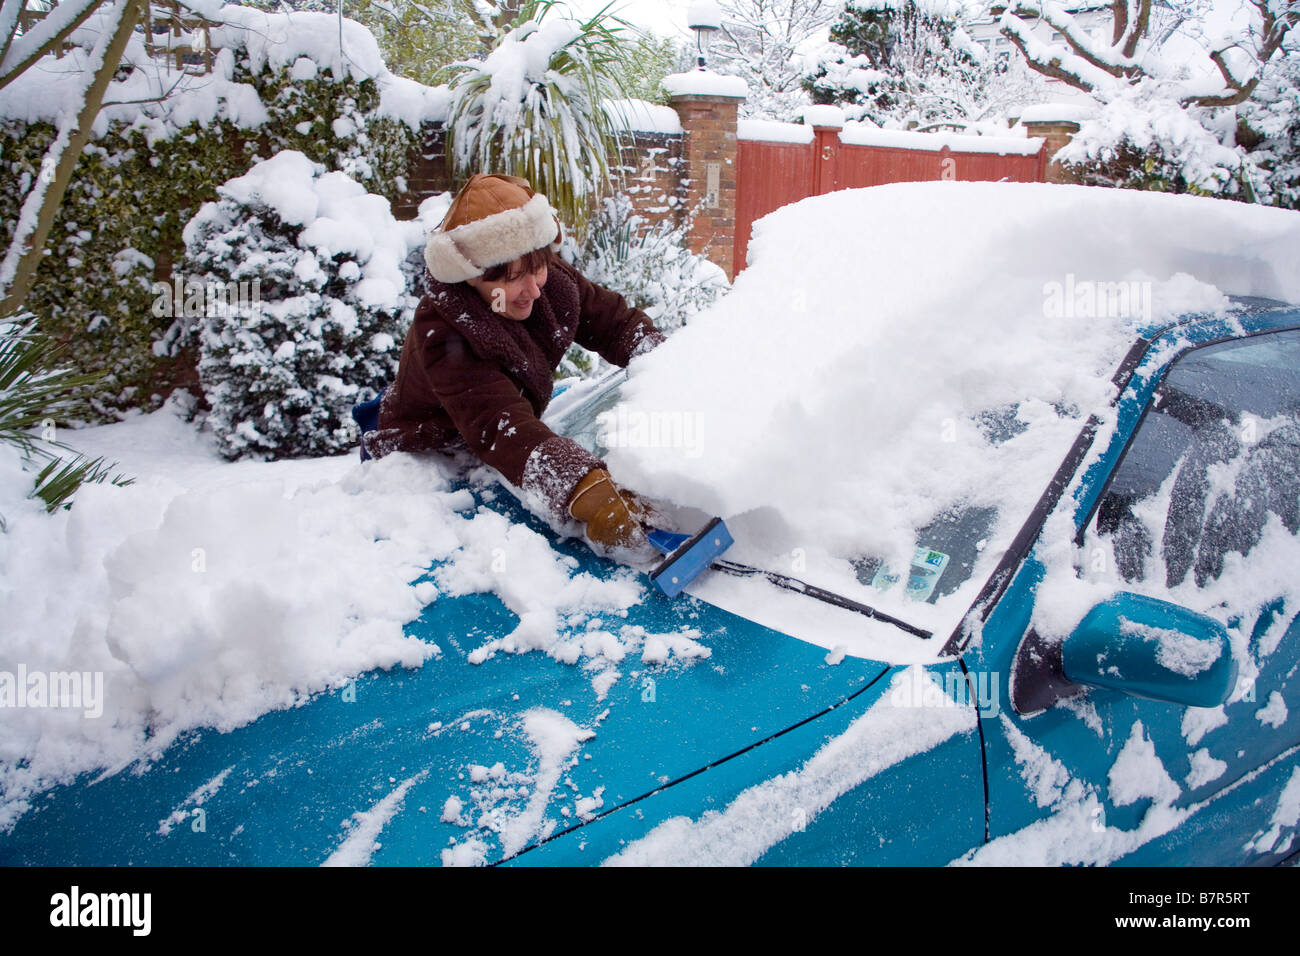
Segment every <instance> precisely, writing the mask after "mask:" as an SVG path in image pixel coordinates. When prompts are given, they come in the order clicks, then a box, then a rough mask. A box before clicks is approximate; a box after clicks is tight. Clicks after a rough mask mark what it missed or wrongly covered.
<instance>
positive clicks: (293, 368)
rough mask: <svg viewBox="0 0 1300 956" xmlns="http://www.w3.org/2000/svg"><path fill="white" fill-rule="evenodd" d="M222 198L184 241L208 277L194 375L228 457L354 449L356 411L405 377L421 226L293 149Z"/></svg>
mask: <svg viewBox="0 0 1300 956" xmlns="http://www.w3.org/2000/svg"><path fill="white" fill-rule="evenodd" d="M218 192H219V193H220V196H221V198H220V200H219V201H217V202H214V203H206V204H205V205H204V206H203V208H202V209H201V210H200V211H199V213H198V215H196V216H195V217H194V219H193V220H191V221H190V223H189V225H187V226H186V227H185V244H186V265H187V267H188V268H189V269H190V270H191V271H192V272H193V273H194V274H195V275H196V276H200V277H202V283H203V287H202V289H199V290H196V292H197V294H198V295H199V298H200V301H201V302H202V305H203V312H204V314H202V315H200V316H197V317H195V319H194V325H195V332H196V333H197V339H198V348H199V380H200V383H201V385H202V387H203V392H204V395H205V396H206V398H207V400H208V402H209V404H210V405H211V406H212V410H211V412H210V414H209V415H208V419H207V421H208V424H209V425H210V426H211V428H212V430H213V432H215V434H216V436H217V438H218V439H219V441H220V444H221V451H222V453H223V454H224V455H225V456H227V457H229V458H238V457H241V456H245V455H258V456H264V457H272V458H280V457H292V456H299V455H322V454H331V453H336V452H339V451H342V450H344V449H346V448H348V447H350V446H352V445H354V444H355V443H356V431H355V426H354V425H353V424H352V422H351V419H350V417H349V411H350V409H351V406H352V405H353V404H354V403H356V402H357V401H358V400H360V399H364V398H370V397H373V395H374V394H375V393H376V392H377V391H378V390H379V389H382V388H383V387H384V386H385V385H387V384H388V383H389V382H391V381H392V380H393V378H394V376H395V375H396V372H397V362H398V358H399V356H400V353H401V346H402V340H403V337H404V335H405V331H406V328H407V327H408V326H409V324H410V317H411V314H412V312H413V310H414V307H415V303H416V299H415V297H414V296H412V295H410V294H409V293H408V292H407V289H406V277H405V275H404V274H403V265H402V264H403V261H404V260H405V259H406V258H407V257H408V255H409V254H410V253H411V251H412V249H413V248H414V247H416V246H418V245H419V244H420V243H421V242H422V241H423V237H424V231H425V230H424V226H423V225H422V224H421V223H420V222H419V221H416V222H413V223H399V222H397V221H395V220H394V219H393V216H392V212H391V211H390V209H389V205H388V202H387V200H385V199H384V198H383V197H382V196H378V195H375V194H372V193H367V192H366V190H365V187H363V186H362V185H361V184H359V183H357V182H356V181H355V180H353V179H351V178H349V177H348V176H346V175H345V174H343V173H341V172H337V171H335V172H327V171H326V170H325V168H324V166H322V165H321V164H319V163H313V162H312V161H311V160H309V159H308V158H307V157H306V156H304V155H303V154H302V153H299V152H295V151H291V150H290V151H285V152H282V153H279V154H277V155H276V156H274V157H272V158H271V159H268V160H265V161H263V162H260V163H258V164H257V165H255V166H254V167H253V168H252V169H251V170H249V172H248V173H247V174H246V175H244V176H240V177H238V178H237V179H232V180H231V181H230V182H227V183H225V184H224V185H223V186H221V187H220V188H219V190H218ZM186 305H187V308H186V311H187V312H189V311H190V309H189V307H188V306H189V303H188V302H187V303H186ZM196 311H197V310H196ZM186 321H190V320H189V319H188V318H187V320H186Z"/></svg>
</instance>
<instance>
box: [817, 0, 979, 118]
mask: <svg viewBox="0 0 1300 956" xmlns="http://www.w3.org/2000/svg"><path fill="white" fill-rule="evenodd" d="M959 14H960V8H959V7H958V6H957V4H956V3H953V2H949V0H863V2H851V3H848V4H847V5H846V6H845V8H844V11H843V13H841V15H840V18H839V19H838V20H837V21H836V22H835V24H834V25H833V26H832V27H831V30H830V39H831V42H830V43H829V44H828V45H827V46H826V47H824V48H823V49H822V50H820V51H818V52H817V53H816V54H815V55H813V56H810V57H809V58H808V60H807V61H806V62H807V65H806V68H805V74H804V80H803V85H804V88H805V89H806V90H808V92H809V93H810V94H811V95H812V97H813V101H814V102H816V103H833V104H836V105H839V106H841V107H843V108H844V109H845V112H846V114H847V115H848V116H849V117H850V118H851V119H867V120H870V121H871V122H873V123H876V124H878V125H881V126H908V125H918V126H924V125H927V124H930V123H936V122H943V121H948V120H953V121H971V120H979V119H982V118H984V116H985V115H986V114H987V113H988V112H989V110H990V108H991V107H992V106H993V105H994V104H995V103H996V102H1000V101H999V100H997V99H995V96H994V94H993V91H992V89H991V87H994V86H995V85H997V72H998V70H997V66H996V64H995V62H994V61H993V60H992V58H991V57H990V56H989V55H988V54H987V53H986V52H985V51H984V50H983V48H981V47H980V46H979V45H978V44H976V43H975V42H973V41H972V40H971V39H970V37H969V36H968V35H967V33H966V31H965V30H964V29H963V28H962V26H961V24H960V22H959V19H958V18H959Z"/></svg>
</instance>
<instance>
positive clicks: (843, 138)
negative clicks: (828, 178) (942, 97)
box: [840, 123, 1043, 156]
mask: <svg viewBox="0 0 1300 956" xmlns="http://www.w3.org/2000/svg"><path fill="white" fill-rule="evenodd" d="M840 142H841V143H843V144H844V145H845V146H885V147H890V148H893V149H925V150H934V151H937V150H940V149H943V148H944V147H945V146H946V147H947V148H948V149H949V150H951V151H952V152H954V153H997V154H998V155H999V156H1009V155H1010V156H1033V155H1036V154H1037V153H1038V151H1039V150H1040V149H1041V148H1042V146H1043V141H1042V140H1041V139H1034V138H1032V137H1030V138H1027V137H1023V136H972V135H970V134H969V133H917V132H911V131H907V130H897V129H880V128H879V127H877V126H868V125H867V124H865V123H846V124H845V126H844V128H843V129H842V130H840Z"/></svg>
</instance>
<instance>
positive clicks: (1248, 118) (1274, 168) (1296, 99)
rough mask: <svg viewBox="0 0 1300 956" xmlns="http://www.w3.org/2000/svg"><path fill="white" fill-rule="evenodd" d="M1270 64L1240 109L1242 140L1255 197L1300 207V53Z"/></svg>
mask: <svg viewBox="0 0 1300 956" xmlns="http://www.w3.org/2000/svg"><path fill="white" fill-rule="evenodd" d="M1270 67H1272V69H1269V70H1266V71H1265V74H1264V79H1263V80H1262V81H1261V82H1260V84H1259V88H1258V89H1257V90H1256V91H1255V96H1253V97H1252V98H1251V99H1249V100H1247V101H1246V102H1245V103H1243V104H1242V105H1241V107H1240V108H1239V110H1238V115H1239V118H1240V125H1239V126H1238V129H1237V142H1238V143H1240V144H1241V145H1242V146H1244V147H1245V148H1246V149H1247V150H1248V152H1247V155H1246V158H1247V160H1248V161H1249V162H1250V167H1251V168H1250V173H1251V186H1252V188H1253V191H1254V193H1255V198H1256V199H1257V200H1258V201H1259V202H1263V203H1268V204H1270V205H1274V206H1283V207H1285V208H1287V209H1300V52H1293V53H1290V54H1288V55H1287V56H1285V57H1283V58H1281V59H1279V60H1277V61H1274V62H1273V63H1270Z"/></svg>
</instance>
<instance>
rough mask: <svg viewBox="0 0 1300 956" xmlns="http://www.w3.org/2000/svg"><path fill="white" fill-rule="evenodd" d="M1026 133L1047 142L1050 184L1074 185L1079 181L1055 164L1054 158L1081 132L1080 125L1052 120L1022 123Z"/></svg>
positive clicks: (1048, 179) (1048, 178)
mask: <svg viewBox="0 0 1300 956" xmlns="http://www.w3.org/2000/svg"><path fill="white" fill-rule="evenodd" d="M1022 125H1023V126H1024V127H1025V132H1027V133H1028V134H1029V135H1030V136H1034V137H1040V138H1042V139H1045V140H1047V146H1046V148H1045V152H1046V154H1047V181H1048V182H1049V183H1073V182H1078V179H1077V178H1075V177H1074V176H1072V175H1070V174H1069V173H1068V172H1066V171H1065V167H1063V166H1062V165H1061V164H1060V163H1058V162H1055V161H1054V160H1053V159H1052V157H1053V156H1055V155H1056V154H1057V152H1058V151H1059V150H1061V149H1062V148H1063V147H1064V146H1065V145H1066V144H1067V143H1069V142H1070V140H1071V139H1073V138H1074V134H1075V133H1077V132H1079V124H1078V123H1074V122H1071V121H1068V120H1050V121H1034V120H1030V121H1027V122H1025V121H1022Z"/></svg>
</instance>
